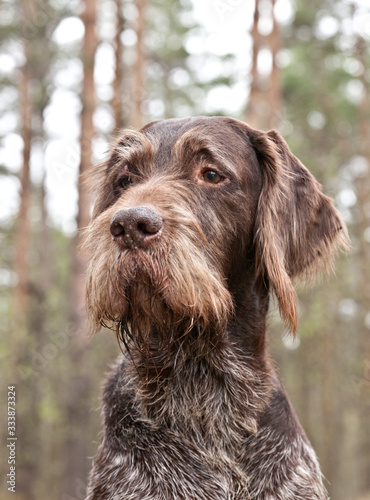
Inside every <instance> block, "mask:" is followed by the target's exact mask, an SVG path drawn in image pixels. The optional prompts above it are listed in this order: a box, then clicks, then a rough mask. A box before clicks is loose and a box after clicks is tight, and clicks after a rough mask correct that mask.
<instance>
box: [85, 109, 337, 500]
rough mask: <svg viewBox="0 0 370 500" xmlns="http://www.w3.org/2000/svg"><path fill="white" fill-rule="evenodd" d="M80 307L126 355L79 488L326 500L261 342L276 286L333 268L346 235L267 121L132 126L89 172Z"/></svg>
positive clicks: (112, 497) (151, 496)
mask: <svg viewBox="0 0 370 500" xmlns="http://www.w3.org/2000/svg"><path fill="white" fill-rule="evenodd" d="M91 176H92V178H93V183H94V186H95V187H94V193H95V194H96V200H95V205H94V212H93V217H92V222H91V224H90V225H89V226H88V228H87V230H86V235H85V244H84V245H85V246H84V248H85V250H86V252H87V253H88V255H89V263H88V268H87V273H86V275H87V276H86V283H87V285H86V289H87V293H86V296H87V312H88V316H89V318H90V322H91V325H92V329H93V331H97V330H98V329H99V328H100V326H101V325H104V326H107V327H110V328H112V329H114V330H115V331H116V333H117V336H118V338H119V340H120V343H121V347H122V353H123V356H121V359H120V360H119V362H118V364H117V365H116V366H115V368H114V370H113V371H112V373H111V374H110V376H109V378H108V381H107V383H106V385H105V389H104V396H103V414H104V437H103V439H102V442H101V444H100V447H99V449H98V452H97V456H96V458H95V462H94V465H93V469H92V472H91V475H90V480H89V486H88V492H87V497H86V498H87V500H108V499H109V500H123V499H124V500H168V499H172V500H246V499H249V500H257V499H258V500H324V499H327V498H328V497H327V493H326V491H325V488H324V486H323V482H322V476H321V472H320V469H319V465H318V461H317V458H316V456H315V453H314V451H313V449H312V446H311V444H310V443H309V441H308V439H307V437H306V435H305V433H304V431H303V429H302V427H301V426H300V424H299V422H298V419H297V417H296V415H295V413H294V410H293V408H292V406H291V404H290V402H289V399H288V397H287V395H286V393H285V392H284V389H283V387H282V385H281V382H280V380H279V378H278V376H277V374H276V371H275V369H274V367H273V364H272V361H271V360H270V358H269V355H268V353H267V349H266V321H267V315H268V309H269V301H270V296H271V294H272V293H274V294H275V296H276V298H277V302H278V305H279V310H280V314H281V316H282V319H283V321H284V322H285V325H286V328H287V329H288V330H290V331H291V332H292V333H293V334H294V333H295V332H296V329H297V307H296V293H295V289H294V287H293V283H292V280H293V279H294V278H296V277H299V276H301V277H302V276H303V277H305V278H307V277H309V276H312V275H316V274H317V272H318V271H319V270H320V268H322V267H323V268H327V267H328V266H330V262H331V257H332V255H333V253H334V251H335V250H336V249H338V248H340V247H342V248H345V247H346V246H347V232H346V228H345V225H344V223H343V221H342V220H341V218H340V216H339V214H338V212H337V211H336V209H335V208H334V207H333V204H332V201H331V199H330V198H328V197H326V196H325V195H324V194H323V193H322V192H321V187H320V185H319V184H318V182H317V181H316V180H315V179H314V177H313V176H312V175H311V174H310V172H309V171H308V170H307V169H306V167H304V166H303V165H302V163H301V162H300V161H299V160H298V159H297V158H296V157H295V156H294V155H293V154H292V153H291V152H290V150H289V148H288V146H287V144H286V143H285V141H284V140H283V139H282V137H281V136H280V135H279V134H278V133H277V132H276V131H269V132H261V131H258V130H255V129H253V128H251V127H249V126H248V125H247V124H245V123H243V122H240V121H237V120H234V119H231V118H227V117H199V118H188V119H170V120H163V121H157V122H152V123H150V124H148V125H146V126H145V127H144V128H142V129H141V130H140V131H139V132H136V131H127V132H125V133H123V135H121V136H120V137H119V138H118V139H117V141H116V142H115V144H113V146H112V149H111V152H110V156H109V159H108V161H107V162H106V163H104V164H102V165H100V167H99V168H97V169H96V171H95V173H92V174H91Z"/></svg>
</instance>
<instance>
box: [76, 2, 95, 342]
mask: <svg viewBox="0 0 370 500" xmlns="http://www.w3.org/2000/svg"><path fill="white" fill-rule="evenodd" d="M83 5H84V11H83V14H82V21H83V23H84V26H85V36H84V41H83V48H82V61H83V67H84V76H83V89H82V112H81V136H80V148H81V160H80V168H79V177H78V211H77V221H76V222H77V233H76V237H75V241H74V255H73V258H74V269H73V293H72V297H73V301H72V321H73V324H74V325H75V329H76V333H77V335H78V336H79V337H80V338H82V339H83V338H84V337H86V313H85V285H84V272H85V266H86V256H85V255H84V252H82V250H81V249H80V243H81V232H82V230H83V229H84V228H85V227H86V226H87V225H88V223H89V221H90V200H89V195H88V190H87V187H86V185H85V183H84V175H85V173H86V171H87V170H88V168H89V167H91V160H92V140H93V136H94V125H93V114H94V110H95V86H94V61H95V51H96V45H97V40H96V33H95V21H96V2H95V0H85V2H83Z"/></svg>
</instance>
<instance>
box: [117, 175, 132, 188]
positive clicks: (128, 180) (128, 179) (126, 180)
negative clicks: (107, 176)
mask: <svg viewBox="0 0 370 500" xmlns="http://www.w3.org/2000/svg"><path fill="white" fill-rule="evenodd" d="M130 184H132V179H131V177H130V176H129V175H128V176H127V177H123V178H122V179H121V180H120V181H119V185H120V186H121V187H123V188H127V187H128V186H130Z"/></svg>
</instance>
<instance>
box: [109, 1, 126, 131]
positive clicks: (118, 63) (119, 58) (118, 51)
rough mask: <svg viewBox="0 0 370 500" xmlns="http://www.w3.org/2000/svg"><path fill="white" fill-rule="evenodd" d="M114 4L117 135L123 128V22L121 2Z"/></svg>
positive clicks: (115, 123) (115, 114) (113, 104)
mask: <svg viewBox="0 0 370 500" xmlns="http://www.w3.org/2000/svg"><path fill="white" fill-rule="evenodd" d="M115 4H116V11H117V12H116V34H115V37H114V56H115V74H114V81H113V92H114V95H113V99H112V108H113V115H114V128H115V132H116V133H118V132H119V131H120V130H121V129H122V128H123V127H124V115H123V99H122V93H123V45H122V42H121V34H122V33H123V30H124V27H125V20H124V17H123V12H122V0H115Z"/></svg>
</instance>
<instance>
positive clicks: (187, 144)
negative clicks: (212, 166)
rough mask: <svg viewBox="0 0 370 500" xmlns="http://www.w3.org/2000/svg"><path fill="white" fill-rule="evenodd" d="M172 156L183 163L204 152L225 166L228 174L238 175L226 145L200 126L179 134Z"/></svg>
mask: <svg viewBox="0 0 370 500" xmlns="http://www.w3.org/2000/svg"><path fill="white" fill-rule="evenodd" d="M172 154H173V157H174V158H175V159H176V161H177V162H179V163H183V162H186V161H189V160H191V159H194V158H195V157H197V156H199V155H201V154H205V155H207V156H209V157H210V158H211V160H213V161H214V162H215V163H218V164H219V165H221V166H223V167H225V168H226V169H227V170H228V171H229V172H230V174H232V175H233V176H235V177H236V178H238V177H239V175H238V172H237V171H236V169H235V166H234V165H233V163H232V161H230V155H229V154H228V152H227V149H226V145H225V144H220V143H219V142H217V141H216V140H215V139H214V138H213V137H212V136H211V135H208V134H206V133H205V131H204V129H203V128H201V127H195V128H192V129H190V130H188V131H187V132H185V133H184V134H183V135H181V136H180V137H179V138H178V139H177V141H176V143H175V145H174V147H173V153H172Z"/></svg>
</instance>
